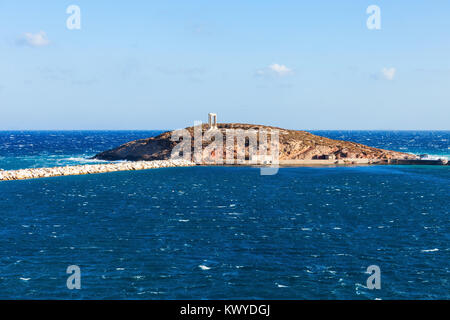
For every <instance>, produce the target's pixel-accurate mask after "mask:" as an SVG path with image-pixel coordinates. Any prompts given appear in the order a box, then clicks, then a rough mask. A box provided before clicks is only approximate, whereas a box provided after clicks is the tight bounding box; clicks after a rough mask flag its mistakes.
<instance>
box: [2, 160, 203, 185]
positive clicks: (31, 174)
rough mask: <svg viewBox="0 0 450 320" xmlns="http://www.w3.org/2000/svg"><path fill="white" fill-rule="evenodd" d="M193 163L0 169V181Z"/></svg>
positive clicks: (168, 162)
mask: <svg viewBox="0 0 450 320" xmlns="http://www.w3.org/2000/svg"><path fill="white" fill-rule="evenodd" d="M194 165H195V164H194V163H193V162H190V161H186V160H182V159H181V160H155V161H134V162H119V163H102V164H89V165H77V166H65V167H53V168H30V169H20V170H8V171H0V181H5V180H26V179H36V178H50V177H58V176H73V175H82V174H95V173H105V172H115V171H130V170H147V169H157V168H169V167H190V166H194Z"/></svg>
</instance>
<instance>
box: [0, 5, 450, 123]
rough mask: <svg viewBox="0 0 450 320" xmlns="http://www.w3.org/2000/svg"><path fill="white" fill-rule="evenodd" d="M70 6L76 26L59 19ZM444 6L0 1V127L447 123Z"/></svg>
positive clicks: (449, 71)
mask: <svg viewBox="0 0 450 320" xmlns="http://www.w3.org/2000/svg"><path fill="white" fill-rule="evenodd" d="M72 4H74V5H78V6H79V7H80V9H81V29H80V30H69V29H67V28H66V20H67V18H68V17H69V15H68V14H67V13H66V9H67V7H68V6H69V5H72ZM369 5H378V6H379V7H380V9H381V30H369V29H368V28H367V26H366V20H367V18H368V17H369V15H368V14H367V13H366V8H367V7H368V6H369ZM449 12H450V2H449V1H448V0H436V1H432V2H430V1H405V0H396V1H392V0H390V1H377V0H371V1H360V0H341V1H331V0H329V1H323V0H322V1H320V0H319V1H298V0H297V1H282V0H278V1H264V0H259V1H245V0H239V1H234V0H228V1H186V0H184V1H120V2H119V1H103V0H96V1H84V0H83V1H75V0H73V1H49V0H42V1H22V0H15V1H12V0H11V1H1V0H0V112H1V116H0V130H15V129H30V130H33V129H39V130H41V129H49V130H50V129H67V130H70V129H99V130H103V129H112V130H114V129H144V130H145V129H173V128H181V127H186V126H189V125H192V124H193V122H194V120H203V121H206V119H207V113H208V112H216V113H217V114H218V117H219V122H245V123H259V124H267V125H276V126H281V127H286V128H291V129H306V130H308V129H418V130H427V129H434V130H438V129H444V130H448V129H450V128H449V123H450V59H449V58H450V18H449Z"/></svg>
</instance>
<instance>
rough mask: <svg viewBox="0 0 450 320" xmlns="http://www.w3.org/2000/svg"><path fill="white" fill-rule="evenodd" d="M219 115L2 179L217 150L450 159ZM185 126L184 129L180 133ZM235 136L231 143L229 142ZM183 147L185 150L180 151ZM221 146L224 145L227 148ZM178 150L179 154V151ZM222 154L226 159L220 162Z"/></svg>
mask: <svg viewBox="0 0 450 320" xmlns="http://www.w3.org/2000/svg"><path fill="white" fill-rule="evenodd" d="M211 115H213V116H214V122H211ZM215 117H216V115H215V114H210V121H209V123H208V124H200V125H196V126H194V127H188V128H185V129H182V130H174V131H167V132H164V133H162V134H160V135H158V136H156V137H151V138H146V139H141V140H136V141H131V142H128V143H125V144H123V145H121V146H118V147H116V148H114V149H111V150H107V151H104V152H101V153H99V154H97V155H96V156H94V157H93V159H98V160H105V161H117V160H122V162H118V163H117V162H116V163H102V164H92V165H76V166H66V167H53V168H30V169H20V170H9V171H3V170H0V181H2V180H3V181H5V180H25V179H34V178H50V177H56V176H67V175H84V174H97V173H106V172H116V171H128V170H147V169H158V168H168V167H189V166H195V165H210V164H211V162H207V160H208V159H210V156H213V158H214V160H215V161H216V162H214V164H219V165H222V164H225V165H229V164H230V162H229V160H230V159H231V160H232V161H234V159H242V160H244V161H242V162H239V161H236V162H232V163H231V164H236V165H262V166H276V167H278V165H280V166H303V165H306V166H312V165H319V166H323V165H354V164H357V165H368V164H425V165H447V164H448V161H447V160H445V159H438V160H424V159H422V158H421V157H419V156H416V155H413V154H409V153H403V152H398V151H391V150H384V149H379V148H373V147H369V146H366V145H363V144H360V143H355V142H351V141H341V140H333V139H329V138H325V137H321V136H317V135H314V134H311V133H309V132H306V131H299V130H288V129H282V128H277V127H271V126H263V125H253V124H241V123H220V124H218V123H216V121H215V119H216V118H215ZM180 132H181V133H183V135H180ZM230 132H233V134H235V133H236V132H238V133H239V134H241V133H243V136H241V137H238V136H239V135H238V136H236V135H234V136H232V139H229V138H230ZM274 132H276V134H275V136H273V133H274ZM261 133H264V134H261ZM192 137H194V139H192ZM198 137H200V139H198ZM274 137H276V138H274ZM266 138H270V139H266ZM230 140H231V141H232V142H231V143H229V141H230ZM269 140H270V143H269ZM198 141H200V142H198ZM212 141H213V142H214V143H215V145H216V148H214V149H211V148H210V146H211V142H212ZM275 141H276V143H275V144H274V142H275ZM235 142H236V143H235ZM181 145H183V148H180V146H181ZM262 145H264V146H265V147H264V148H263V149H261V146H262ZM217 146H220V148H219V149H217ZM180 150H182V151H181V152H180ZM195 150H201V157H200V160H199V159H198V158H196V156H195V154H196V153H195ZM219 150H220V151H222V153H221V154H220V153H219ZM261 150H264V151H267V152H268V153H270V157H269V158H270V159H269V160H267V158H264V157H266V155H265V154H264V155H262V152H261ZM205 151H206V153H205ZM177 154H178V157H174V155H177ZM205 154H206V156H205ZM197 155H198V153H197ZM255 158H256V159H255ZM217 159H221V160H223V161H220V163H217ZM265 159H266V160H265ZM274 159H276V161H274Z"/></svg>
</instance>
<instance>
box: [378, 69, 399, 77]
mask: <svg viewBox="0 0 450 320" xmlns="http://www.w3.org/2000/svg"><path fill="white" fill-rule="evenodd" d="M396 72H397V69H395V68H383V69H382V70H381V73H382V74H383V77H384V78H385V79H386V80H394V78H395V73H396Z"/></svg>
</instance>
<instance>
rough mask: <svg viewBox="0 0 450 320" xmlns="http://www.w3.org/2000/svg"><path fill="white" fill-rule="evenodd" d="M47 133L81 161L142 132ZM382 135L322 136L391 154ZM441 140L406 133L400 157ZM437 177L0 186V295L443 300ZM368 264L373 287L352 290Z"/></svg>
mask: <svg viewBox="0 0 450 320" xmlns="http://www.w3.org/2000/svg"><path fill="white" fill-rule="evenodd" d="M9 134H11V133H2V135H9ZM14 134H15V135H19V136H20V135H21V134H25V135H30V137H26V138H24V139H30V140H32V141H34V142H36V141H37V140H40V139H47V138H48V139H52V138H49V137H50V136H51V133H45V135H44V136H42V134H43V133H36V134H37V135H40V138H36V137H34V135H35V133H14ZM60 134H61V135H64V136H65V137H64V138H63V139H65V141H69V142H70V141H74V140H76V139H75V138H74V136H71V135H72V134H75V135H76V137H77V139H82V138H83V137H84V135H89V136H90V137H92V138H89V139H86V140H84V141H90V142H89V143H86V148H85V149H84V148H83V145H82V144H76V143H65V144H62V143H61V144H60V147H58V148H56V147H55V148H56V149H58V150H62V151H61V153H60V154H59V156H66V155H70V156H75V155H79V156H82V155H91V154H95V153H96V152H98V151H101V150H103V149H102V148H103V147H104V146H106V147H107V148H109V147H112V146H113V145H115V144H117V142H118V143H122V142H125V141H128V140H130V137H131V136H133V137H135V138H143V137H145V136H146V134H148V133H145V132H137V133H131V132H122V133H120V132H109V133H106V132H97V133H92V132H90V133H87V132H86V133H80V132H78V133H70V132H66V133H60ZM385 134H386V133H383V132H378V134H377V133H375V132H366V133H364V132H360V133H354V132H350V133H346V132H341V133H339V132H331V133H329V136H330V137H334V138H337V137H338V136H342V135H344V137H347V136H351V135H353V136H354V139H353V140H356V141H358V142H363V143H365V144H370V143H369V142H370V141H373V142H374V145H375V143H377V144H378V145H375V146H378V147H385V146H384V145H382V141H385V142H386V143H390V144H391V146H395V145H398V142H393V141H389V139H388V138H386V136H385ZM96 135H97V137H98V140H99V145H97V143H96V139H95V137H96ZM333 135H335V136H333ZM336 135H337V136H336ZM401 135H404V136H403V137H404V139H405V141H406V140H408V137H407V134H406V133H401ZM423 135H428V139H426V138H425V137H424V136H423ZM33 137H34V138H35V139H34V140H33ZM108 137H110V138H111V140H108ZM368 137H369V138H370V139H371V140H367V139H368ZM3 138H4V136H3ZM55 139H56V140H58V139H60V138H55ZM341 139H343V137H341ZM430 139H431V140H432V141H431V142H430ZM445 139H446V141H447V142H446V143H443V142H445V141H443V140H445ZM448 139H449V133H448V132H440V133H412V134H411V136H410V137H409V141H411V146H409V145H407V144H406V146H405V145H402V146H401V147H402V148H404V147H406V148H410V149H408V150H403V151H410V152H417V153H423V152H425V151H427V152H428V153H430V154H442V155H444V154H448V147H449V145H448ZM418 141H423V143H422V144H420V143H419V142H418ZM41 143H42V145H46V144H47V145H49V146H50V145H52V143H50V142H46V143H44V142H41ZM55 143H56V142H55ZM32 144H33V146H34V145H38V144H36V143H32ZM53 144H54V143H53ZM380 144H381V145H380ZM433 146H434V147H433ZM20 148H21V149H20V150H21V151H17V150H16V151H15V152H16V153H15V154H14V153H13V152H11V147H8V148H6V150H9V151H8V152H5V151H4V150H5V148H3V149H2V150H3V151H2V152H3V153H2V156H3V155H5V156H4V159H7V161H6V162H1V161H0V167H5V163H8V164H9V165H11V166H15V165H13V163H14V158H15V155H16V157H17V162H18V163H21V164H23V163H28V164H31V162H24V160H23V159H24V157H27V156H28V155H29V154H31V153H32V152H35V151H33V150H30V148H28V149H27V148H26V147H20ZM44 149H45V148H43V149H42V150H44ZM99 149H100V150H99ZM391 149H396V148H393V147H391ZM50 150H51V151H53V150H55V149H51V147H50ZM36 152H37V151H36ZM40 155H41V154H40V151H39V152H37V153H36V154H35V155H34V156H36V157H39V156H40ZM49 156H51V152H49V153H48V154H44V155H42V159H43V160H42V161H43V162H44V163H51V161H52V158H50V157H49ZM2 161H3V160H2ZM27 161H28V160H27ZM449 168H450V167H448V166H446V167H443V166H370V167H337V168H330V167H328V168H325V167H324V168H282V169H280V171H279V173H278V174H277V175H274V176H261V175H260V172H259V170H258V169H256V168H232V167H195V168H167V169H157V170H147V171H130V172H116V173H108V174H98V175H86V176H68V177H58V178H49V179H36V180H27V181H6V182H1V183H0V195H1V196H0V208H1V209H0V298H32V299H42V298H51V299H53V298H64V299H71V298H75V299H80V298H96V299H106V298H110V299H127V298H128V299H168V298H169V299H172V298H180V299H213V298H215V299H231V298H235V299H238V298H271V299H282V298H283V299H375V298H380V299H400V298H401V299H438V298H441V299H449V298H450V262H449V261H450V259H449V258H450V219H449V197H448V186H449V182H450V170H449ZM69 265H78V266H79V267H80V268H81V286H82V288H81V290H74V291H71V290H68V289H67V287H66V279H67V276H68V275H67V274H66V268H67V267H68V266H69ZM370 265H378V266H379V267H380V269H381V290H369V289H367V288H366V279H367V277H368V274H366V273H365V271H366V269H367V267H368V266H370Z"/></svg>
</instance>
